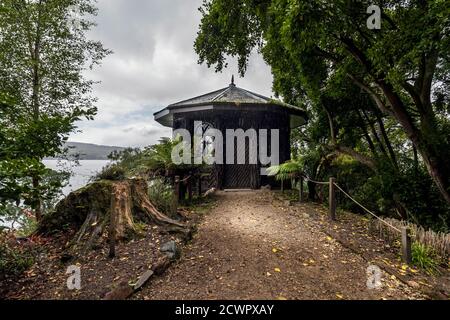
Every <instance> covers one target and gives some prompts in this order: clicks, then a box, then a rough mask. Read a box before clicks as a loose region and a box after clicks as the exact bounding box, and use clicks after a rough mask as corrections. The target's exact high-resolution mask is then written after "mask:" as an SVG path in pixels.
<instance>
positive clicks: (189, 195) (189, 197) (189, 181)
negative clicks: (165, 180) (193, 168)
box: [187, 173, 193, 201]
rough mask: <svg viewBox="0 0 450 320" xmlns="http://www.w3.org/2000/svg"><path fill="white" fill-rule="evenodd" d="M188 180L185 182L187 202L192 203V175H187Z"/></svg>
mask: <svg viewBox="0 0 450 320" xmlns="http://www.w3.org/2000/svg"><path fill="white" fill-rule="evenodd" d="M189 175H190V176H189V179H188V180H187V189H188V200H189V201H192V180H193V179H192V173H189Z"/></svg>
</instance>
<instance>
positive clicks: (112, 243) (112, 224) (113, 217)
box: [108, 192, 117, 259]
mask: <svg viewBox="0 0 450 320" xmlns="http://www.w3.org/2000/svg"><path fill="white" fill-rule="evenodd" d="M109 215H110V216H109V232H108V233H109V234H108V235H109V257H110V258H111V259H112V258H114V257H115V256H116V225H117V214H116V195H115V193H114V192H113V193H112V195H111V209H110V213H109Z"/></svg>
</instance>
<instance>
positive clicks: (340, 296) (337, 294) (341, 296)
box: [336, 293, 344, 299]
mask: <svg viewBox="0 0 450 320" xmlns="http://www.w3.org/2000/svg"><path fill="white" fill-rule="evenodd" d="M336 297H338V298H339V299H344V296H343V295H342V294H339V293H336Z"/></svg>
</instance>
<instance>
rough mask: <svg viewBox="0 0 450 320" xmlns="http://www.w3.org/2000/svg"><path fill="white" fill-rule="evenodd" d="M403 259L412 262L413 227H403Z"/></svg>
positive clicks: (408, 262)
mask: <svg viewBox="0 0 450 320" xmlns="http://www.w3.org/2000/svg"><path fill="white" fill-rule="evenodd" d="M402 260H403V262H404V263H407V264H410V263H411V262H412V256H411V229H409V228H408V227H403V228H402Z"/></svg>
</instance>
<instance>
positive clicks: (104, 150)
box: [66, 142, 125, 160]
mask: <svg viewBox="0 0 450 320" xmlns="http://www.w3.org/2000/svg"><path fill="white" fill-rule="evenodd" d="M66 146H67V147H68V148H69V157H70V158H77V159H79V160H108V155H109V154H110V153H111V152H113V151H122V150H124V149H125V148H123V147H112V146H102V145H97V144H90V143H81V142H67V143H66Z"/></svg>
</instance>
